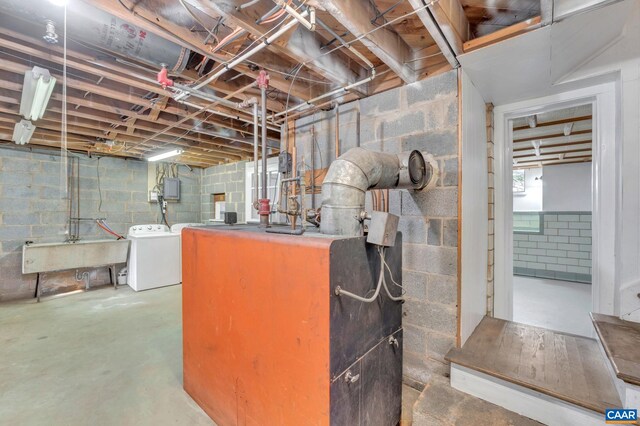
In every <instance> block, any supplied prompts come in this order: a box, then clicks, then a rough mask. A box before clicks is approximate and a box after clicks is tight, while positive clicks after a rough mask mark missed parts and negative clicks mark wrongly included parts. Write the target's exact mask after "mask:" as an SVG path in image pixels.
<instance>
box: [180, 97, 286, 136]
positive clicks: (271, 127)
mask: <svg viewBox="0 0 640 426" xmlns="http://www.w3.org/2000/svg"><path fill="white" fill-rule="evenodd" d="M180 103H181V104H184V105H187V106H190V107H194V108H198V109H200V108H202V105H198V104H194V103H191V102H188V101H180ZM205 111H206V112H210V113H212V114H215V115H219V116H221V117H227V118H232V119H234V120H238V121H242V122H244V123H249V124H251V123H253V120H249V119H247V118H244V117H241V116H239V115H233V114H228V113H226V112H222V111H218V110H215V109H211V108H206V109H205ZM267 128H268V129H269V130H275V131H277V132H279V131H280V126H274V125H271V126H267Z"/></svg>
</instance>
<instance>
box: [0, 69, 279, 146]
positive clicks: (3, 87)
mask: <svg viewBox="0 0 640 426" xmlns="http://www.w3.org/2000/svg"><path fill="white" fill-rule="evenodd" d="M1 77H2V76H1V75H0V99H3V101H4V102H7V103H16V104H19V102H20V91H21V90H22V84H19V83H13V82H10V81H8V80H6V79H4V80H3V79H2V78H1ZM51 100H52V101H56V102H57V101H62V95H60V94H59V93H55V92H54V93H53V95H52V96H51ZM67 102H68V104H69V105H70V107H69V108H68V113H69V114H75V115H77V116H84V117H86V118H89V117H87V116H89V115H94V116H95V117H96V118H95V119H96V120H98V121H105V122H108V123H109V124H117V125H120V126H130V125H131V119H134V120H136V123H138V124H137V127H139V128H141V129H145V130H150V131H158V130H162V128H163V126H170V125H173V124H175V121H171V120H167V119H164V118H162V116H160V117H159V118H158V119H157V120H156V122H152V121H151V120H150V119H149V115H144V114H140V113H139V112H135V111H131V110H129V109H127V108H121V107H118V106H116V105H114V104H113V103H112V102H109V103H106V102H103V101H102V99H101V98H99V96H95V95H94V96H90V97H88V98H81V97H77V96H73V94H68V95H67ZM51 105H55V106H57V107H58V111H60V104H58V103H56V104H53V103H52V104H50V106H49V108H48V110H50V109H51ZM74 105H76V106H81V107H83V108H80V109H78V108H74V107H73V106H74ZM82 109H84V110H85V111H87V112H86V113H81V114H79V111H80V110H82ZM180 116H181V115H180ZM122 117H129V118H128V119H124V120H123V119H122ZM207 123H211V119H209V120H207ZM212 124H214V125H216V126H219V127H221V128H223V129H224V128H227V129H230V130H233V131H236V132H240V133H248V132H247V131H246V129H243V128H239V127H235V126H232V125H229V124H226V123H219V122H217V121H215V122H212ZM194 126H196V123H195V122H191V123H185V124H181V125H179V126H176V129H179V130H185V131H193V130H194ZM176 131H177V130H176ZM200 131H201V132H204V131H205V130H202V129H201V130H200ZM171 132H173V131H169V132H168V133H171ZM211 132H213V131H211ZM183 133H184V132H183ZM268 135H269V137H270V138H276V137H277V136H276V135H275V134H274V133H272V132H269V134H268ZM213 136H218V135H215V134H214V135H213ZM219 144H220V146H229V147H230V148H234V149H240V148H239V147H237V146H234V145H233V144H231V145H230V144H229V143H223V142H220V143H219Z"/></svg>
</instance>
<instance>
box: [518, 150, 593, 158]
mask: <svg viewBox="0 0 640 426" xmlns="http://www.w3.org/2000/svg"><path fill="white" fill-rule="evenodd" d="M576 152H585V153H586V152H591V148H584V149H568V150H564V151H554V152H541V153H540V157H544V156H549V155H555V156H558V155H561V154H575V153H576ZM535 156H536V154H535V153H531V154H519V155H514V156H513V158H529V157H535Z"/></svg>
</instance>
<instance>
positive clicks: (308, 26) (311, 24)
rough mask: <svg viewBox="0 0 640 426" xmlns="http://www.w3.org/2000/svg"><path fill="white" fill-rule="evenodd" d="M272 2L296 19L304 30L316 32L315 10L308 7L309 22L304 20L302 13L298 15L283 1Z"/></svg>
mask: <svg viewBox="0 0 640 426" xmlns="http://www.w3.org/2000/svg"><path fill="white" fill-rule="evenodd" d="M273 1H275V2H276V4H277V5H278V6H280V7H281V8H283V9H284V10H285V11H286V12H287V13H288V14H289V15H291V16H293V17H294V18H295V19H297V20H298V22H300V23H301V24H302V25H304V27H305V28H306V29H308V30H309V31H315V30H316V9H315V8H314V7H309V13H311V16H310V19H309V21H307V20H306V19H304V18H305V16H303V15H304V12H303V13H302V14H300V13H298V11H297V10H295V9H294V8H293V7H291V6H289V5H288V4H287V2H286V1H285V0H273Z"/></svg>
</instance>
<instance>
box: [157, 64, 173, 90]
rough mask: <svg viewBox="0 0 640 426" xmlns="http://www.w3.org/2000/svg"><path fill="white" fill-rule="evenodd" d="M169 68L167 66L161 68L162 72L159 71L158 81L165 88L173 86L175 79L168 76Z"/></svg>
mask: <svg viewBox="0 0 640 426" xmlns="http://www.w3.org/2000/svg"><path fill="white" fill-rule="evenodd" d="M167 72H168V71H167V68H166V67H162V69H161V70H160V72H159V73H158V77H157V80H158V83H160V85H161V86H162V88H163V89H166V88H167V86H169V87H170V86H173V80H171V79H170V78H169V77H168V76H167Z"/></svg>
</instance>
